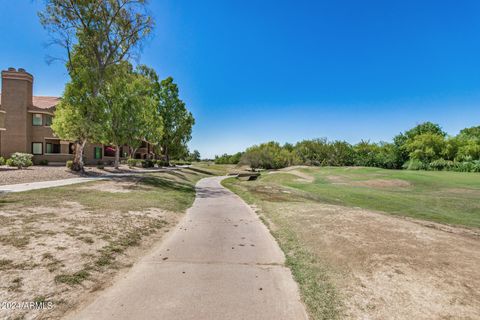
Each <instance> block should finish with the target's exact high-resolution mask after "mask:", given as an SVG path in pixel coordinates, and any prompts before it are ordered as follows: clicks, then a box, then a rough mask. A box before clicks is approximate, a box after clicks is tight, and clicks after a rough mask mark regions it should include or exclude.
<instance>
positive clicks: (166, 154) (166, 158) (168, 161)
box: [164, 146, 170, 166]
mask: <svg viewBox="0 0 480 320" xmlns="http://www.w3.org/2000/svg"><path fill="white" fill-rule="evenodd" d="M164 150H165V160H166V162H167V165H168V166H170V156H169V155H168V147H167V146H165V149H164Z"/></svg>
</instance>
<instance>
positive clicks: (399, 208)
mask: <svg viewBox="0 0 480 320" xmlns="http://www.w3.org/2000/svg"><path fill="white" fill-rule="evenodd" d="M301 171H302V172H304V173H307V174H309V175H312V176H313V177H314V178H315V181H314V183H305V182H300V181H298V179H297V178H296V177H295V176H292V175H290V174H276V175H268V176H265V179H263V183H274V184H280V185H283V186H288V187H290V188H294V189H296V190H299V191H303V192H306V193H308V194H309V195H310V196H311V197H312V198H314V199H315V200H317V201H320V202H325V203H331V204H338V205H346V206H357V207H362V208H366V209H373V210H379V211H384V212H386V213H390V214H395V215H402V216H408V217H412V218H418V219H423V220H429V221H434V222H439V223H446V224H455V225H463V226H468V227H480V201H479V198H480V175H479V174H475V173H460V172H434V171H406V170H404V171H400V170H384V169H378V168H311V169H310V168H309V169H301ZM332 176H333V177H336V178H337V179H339V178H340V179H342V182H343V183H335V182H332V181H331V180H332ZM371 179H382V180H392V179H398V180H403V181H407V182H409V183H410V184H411V186H410V187H403V188H402V187H384V188H372V187H366V186H352V185H350V184H349V182H354V181H365V180H371Z"/></svg>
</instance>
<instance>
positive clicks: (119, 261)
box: [0, 182, 181, 319]
mask: <svg viewBox="0 0 480 320" xmlns="http://www.w3.org/2000/svg"><path fill="white" fill-rule="evenodd" d="M129 183H132V182H129ZM95 187H98V188H100V189H101V190H102V191H108V190H110V189H112V188H114V189H112V190H114V191H112V192H118V191H119V190H121V189H122V188H123V189H124V190H128V187H129V186H127V185H125V186H123V185H122V186H119V185H116V186H115V187H113V185H112V184H111V183H110V182H107V183H105V184H98V185H95ZM127 192H128V191H127ZM59 208H62V210H59ZM180 216H181V215H180V214H178V213H172V212H166V211H162V210H160V209H153V208H152V209H148V210H145V211H142V212H137V211H129V212H116V211H108V212H99V211H97V212H92V211H89V210H87V209H85V208H84V207H83V206H81V205H80V204H78V203H76V202H63V203H58V205H55V206H53V205H52V206H48V204H45V206H42V207H30V208H23V207H22V208H20V209H18V208H14V209H11V210H9V209H0V222H1V223H0V297H1V299H0V300H1V301H10V302H23V301H26V302H31V301H34V302H42V301H44V302H52V303H53V306H54V308H53V309H52V310H48V309H45V310H14V311H12V310H0V319H55V318H59V317H60V316H61V315H62V314H63V313H64V312H65V311H66V310H68V309H70V308H71V307H72V306H74V305H77V304H79V303H81V302H82V300H83V299H85V298H86V297H87V296H89V295H91V292H95V291H97V290H99V289H102V288H103V287H104V286H106V285H107V284H108V283H109V281H111V279H112V278H113V276H114V275H115V274H118V272H119V270H122V269H125V268H126V267H129V266H131V264H132V263H133V262H134V261H136V260H137V257H138V256H140V255H143V254H144V253H145V251H147V250H148V249H149V248H150V247H151V244H152V243H154V242H155V241H158V240H159V239H160V238H161V237H162V236H163V235H164V233H165V232H166V231H168V229H169V228H170V226H174V225H175V224H176V223H177V221H178V219H179V218H180Z"/></svg>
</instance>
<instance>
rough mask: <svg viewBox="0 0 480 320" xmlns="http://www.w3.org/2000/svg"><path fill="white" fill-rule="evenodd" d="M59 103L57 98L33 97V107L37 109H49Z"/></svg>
mask: <svg viewBox="0 0 480 320" xmlns="http://www.w3.org/2000/svg"><path fill="white" fill-rule="evenodd" d="M59 102H60V98H59V97H39V96H37V97H35V96H34V97H33V106H34V107H35V108H38V109H50V108H52V107H55V106H56V105H57V104H58V103H59Z"/></svg>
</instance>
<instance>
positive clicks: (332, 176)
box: [223, 168, 480, 319]
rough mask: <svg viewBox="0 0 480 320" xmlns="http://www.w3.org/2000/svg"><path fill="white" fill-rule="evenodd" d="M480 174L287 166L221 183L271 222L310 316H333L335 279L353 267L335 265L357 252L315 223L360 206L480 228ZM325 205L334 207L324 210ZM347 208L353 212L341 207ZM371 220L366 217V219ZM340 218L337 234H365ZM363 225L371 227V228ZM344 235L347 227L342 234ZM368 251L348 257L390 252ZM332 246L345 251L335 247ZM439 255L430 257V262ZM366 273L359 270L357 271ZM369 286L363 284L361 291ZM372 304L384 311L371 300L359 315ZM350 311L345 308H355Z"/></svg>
mask: <svg viewBox="0 0 480 320" xmlns="http://www.w3.org/2000/svg"><path fill="white" fill-rule="evenodd" d="M479 178H480V176H479V175H478V174H472V173H455V172H424V171H420V172H419V171H395V170H383V169H377V168H288V169H285V170H281V171H277V172H275V173H269V172H266V173H263V174H262V176H261V178H260V179H259V180H257V181H249V182H245V181H239V180H237V179H234V178H231V179H227V180H224V182H223V183H224V185H225V186H226V187H228V188H230V189H231V190H232V191H234V192H236V193H237V194H239V195H240V196H241V197H242V198H243V199H245V200H246V201H247V202H248V203H250V204H253V205H255V206H257V207H258V208H259V214H260V216H261V218H263V219H264V220H265V221H266V223H267V224H270V226H269V227H270V229H271V231H272V234H273V235H274V236H275V238H276V239H277V240H278V242H279V244H280V246H281V247H282V249H283V251H284V252H285V255H286V259H287V260H286V263H287V265H288V266H289V267H290V268H291V270H292V273H293V275H294V278H295V279H296V281H297V282H298V284H299V287H300V290H301V294H302V298H303V300H304V301H305V304H306V305H307V308H308V310H309V313H310V316H311V317H312V319H334V318H342V317H343V316H345V314H344V313H343V300H344V299H343V295H344V294H343V292H341V293H339V291H341V290H339V289H338V286H337V284H339V283H341V280H339V279H341V278H342V277H343V276H342V275H341V273H342V272H344V271H346V272H347V273H348V272H350V271H349V268H350V267H345V270H340V269H342V268H343V267H342V266H341V263H340V264H335V262H339V261H343V262H348V261H349V260H348V256H349V255H355V254H356V253H354V252H349V250H351V249H352V248H354V247H355V246H352V245H351V244H348V243H349V242H350V241H354V243H355V240H354V239H353V238H352V239H348V238H345V235H341V234H339V236H338V237H336V236H335V235H328V236H326V235H325V233H324V232H323V231H321V230H322V226H321V225H319V223H320V224H322V223H325V224H326V225H328V224H329V223H332V221H335V220H336V219H341V218H340V217H341V216H342V215H341V212H342V210H341V208H342V206H344V207H347V208H348V207H361V208H364V209H372V210H376V211H383V212H385V213H388V214H392V215H399V216H407V217H411V218H415V219H422V220H428V221H434V222H438V223H446V224H453V225H461V226H467V227H480V199H479V198H480V197H479V196H480V179H479ZM329 205H333V206H337V207H328V206H329ZM326 206H327V207H326ZM347 210H355V209H346V210H345V211H347ZM355 212H356V211H352V212H350V211H349V212H348V216H355V215H357V213H355ZM339 214H340V215H339ZM360 214H361V213H360ZM360 217H361V216H359V218H360ZM368 217H369V219H370V216H368ZM338 221H340V220H338ZM343 223H348V222H347V221H344V222H342V223H339V225H338V226H335V228H336V229H335V230H336V232H342V231H341V230H342V228H347V229H344V231H343V232H345V231H346V230H353V231H352V232H353V233H352V237H357V236H358V237H362V234H361V232H364V231H365V230H362V229H361V228H358V231H357V230H356V229H355V227H353V229H352V226H351V225H344V224H343ZM334 224H335V223H333V224H332V226H333V225H334ZM342 225H343V226H344V227H342ZM371 227H372V228H371V230H375V227H376V226H371ZM366 228H367V229H369V230H370V227H369V226H366ZM379 228H380V229H381V228H383V227H382V226H379ZM383 231H385V230H383ZM349 232H350V231H347V234H348V233H349ZM405 232H407V233H408V231H405ZM407 233H406V234H407ZM387 234H388V232H387ZM390 234H392V233H391V232H390ZM406 234H405V235H406ZM407 236H408V235H407ZM393 238H394V237H393V236H392V241H399V240H395V239H393ZM329 241H334V243H335V242H337V243H340V245H338V246H332V245H330V247H332V248H330V249H329V248H328V246H329V243H330V242H329ZM366 241H372V239H368V240H366ZM375 241H376V240H375ZM370 243H373V242H370ZM343 244H345V245H343ZM325 246H327V247H325ZM360 247H361V246H360ZM421 247H423V244H422V245H421ZM335 248H336V249H335ZM348 248H350V249H348ZM366 248H367V247H365V250H362V249H361V248H357V249H355V250H357V251H358V250H360V251H359V253H361V255H362V256H361V257H360V256H357V257H356V258H355V259H356V260H355V259H350V262H351V261H356V262H358V263H364V262H365V261H367V262H365V263H366V265H369V263H370V260H369V259H370V257H372V255H384V254H385V252H387V250H389V249H388V248H384V247H383V245H381V247H380V246H377V247H375V248H370V247H369V248H368V249H366ZM380 248H383V249H380ZM335 250H342V251H343V252H340V251H336V252H334V251H335ZM369 250H371V251H369ZM395 250H397V249H395ZM363 251H365V252H363ZM382 252H383V253H382ZM422 254H425V253H422ZM432 254H434V253H432ZM435 254H436V253H435ZM363 255H364V256H363ZM437 257H438V256H435V258H433V260H435V259H437ZM405 258H406V256H404V257H403V258H402V257H400V256H399V258H398V259H399V261H403V260H402V259H405ZM342 259H343V260H342ZM364 259H367V260H364ZM408 259H410V258H408ZM413 259H415V258H414V257H412V261H413ZM327 260H328V262H327ZM330 262H333V263H332V264H330ZM358 263H357V265H358ZM347 264H348V263H347ZM380 265H382V264H379V266H380ZM377 267H378V266H377ZM433 267H434V266H429V268H433ZM353 268H354V267H353ZM371 268H372V269H371V270H373V271H372V272H376V271H375V270H376V269H375V268H376V267H374V265H372V266H371ZM363 271H364V270H360V271H359V274H361V272H363ZM407 271H408V270H407ZM449 272H451V271H449ZM364 274H366V273H364ZM374 274H375V273H374ZM439 274H440V271H439ZM369 277H370V276H369ZM352 281H353V280H352ZM402 283H403V282H402ZM342 288H343V287H342ZM369 289H370V288H369V287H368V285H367V288H366V289H365V290H369ZM372 289H375V288H374V287H372ZM377 289H378V288H377ZM361 290H364V289H363V288H362V287H360V288H358V290H357V289H355V288H354V290H352V291H361ZM369 296H370V297H371V296H372V295H371V294H369V293H367V292H366V293H365V297H367V298H368V297H369ZM372 306H373V308H375V307H377V308H379V310H380V309H382V308H384V306H382V304H381V303H378V302H371V305H367V306H366V307H365V310H367V311H361V312H365V314H367V315H368V314H369V313H368V312H374V311H369V309H368V308H370V307H372ZM349 308H350V309H349V312H350V311H351V309H356V308H357V307H351V306H350V307H349ZM382 310H383V309H382ZM387 311H388V310H387ZM370 315H371V314H370Z"/></svg>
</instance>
